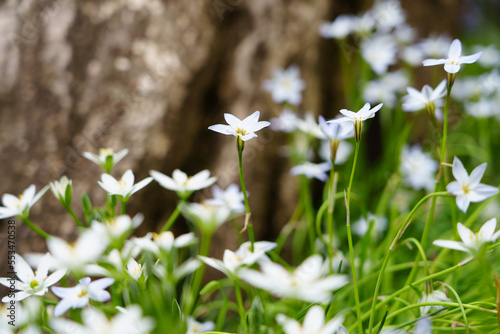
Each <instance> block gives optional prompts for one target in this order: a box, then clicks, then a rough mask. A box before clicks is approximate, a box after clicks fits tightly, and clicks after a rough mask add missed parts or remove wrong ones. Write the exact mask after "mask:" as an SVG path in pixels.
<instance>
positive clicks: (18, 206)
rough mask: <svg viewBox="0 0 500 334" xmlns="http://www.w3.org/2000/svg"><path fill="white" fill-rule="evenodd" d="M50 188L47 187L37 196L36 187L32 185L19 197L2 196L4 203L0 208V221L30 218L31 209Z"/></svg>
mask: <svg viewBox="0 0 500 334" xmlns="http://www.w3.org/2000/svg"><path fill="white" fill-rule="evenodd" d="M48 189H49V186H45V187H43V188H42V190H40V191H39V192H38V193H37V194H35V192H36V188H35V185H34V184H32V185H31V186H29V187H28V188H26V189H25V190H24V191H23V193H22V194H21V195H19V196H18V197H16V196H14V195H11V194H4V195H3V196H2V203H3V205H4V206H0V219H4V218H9V217H14V216H19V217H24V218H26V217H28V214H29V210H30V209H31V207H32V206H33V205H34V204H35V203H36V202H37V201H38V200H39V199H40V198H41V197H42V196H43V195H44V194H45V192H47V190H48Z"/></svg>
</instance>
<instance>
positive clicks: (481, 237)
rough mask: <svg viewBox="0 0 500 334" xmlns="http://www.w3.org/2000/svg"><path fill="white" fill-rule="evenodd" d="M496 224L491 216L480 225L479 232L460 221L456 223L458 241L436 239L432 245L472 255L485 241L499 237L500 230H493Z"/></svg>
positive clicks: (495, 220)
mask: <svg viewBox="0 0 500 334" xmlns="http://www.w3.org/2000/svg"><path fill="white" fill-rule="evenodd" d="M496 226H497V219H496V218H493V219H490V220H488V221H487V222H486V223H484V224H483V226H481V229H480V230H479V232H477V233H474V232H472V231H471V230H469V229H468V228H467V227H465V226H464V225H462V224H461V223H458V224H457V230H458V234H459V235H460V239H462V242H459V241H451V240H436V241H434V242H433V244H434V245H436V246H439V247H444V248H450V249H456V250H459V251H462V252H466V253H469V254H471V255H473V253H474V252H477V251H478V250H479V249H480V248H481V246H482V245H483V244H485V243H487V242H490V241H495V240H497V239H498V237H500V231H497V232H495V228H496Z"/></svg>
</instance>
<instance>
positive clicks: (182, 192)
mask: <svg viewBox="0 0 500 334" xmlns="http://www.w3.org/2000/svg"><path fill="white" fill-rule="evenodd" d="M149 174H150V175H151V176H152V177H153V178H154V179H155V180H156V182H158V183H159V184H160V186H162V187H163V188H165V189H168V190H172V191H175V192H176V193H177V195H178V196H179V197H181V198H186V197H188V196H189V195H190V194H191V193H192V192H193V191H196V190H200V189H204V188H207V187H210V186H211V185H212V184H214V183H215V181H216V180H217V178H216V177H210V171H209V170H208V169H205V170H202V171H201V172H199V173H197V174H195V175H193V176H189V177H188V176H187V174H186V173H184V172H183V171H181V170H179V169H176V170H174V172H173V174H172V177H169V176H167V175H165V174H163V173H160V172H157V171H154V170H152V171H150V172H149Z"/></svg>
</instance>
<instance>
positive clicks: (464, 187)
mask: <svg viewBox="0 0 500 334" xmlns="http://www.w3.org/2000/svg"><path fill="white" fill-rule="evenodd" d="M462 190H463V192H464V194H466V195H469V194H470V190H469V186H463V187H462Z"/></svg>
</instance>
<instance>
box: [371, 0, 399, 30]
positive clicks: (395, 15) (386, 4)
mask: <svg viewBox="0 0 500 334" xmlns="http://www.w3.org/2000/svg"><path fill="white" fill-rule="evenodd" d="M372 13H373V17H374V18H375V20H376V21H377V26H378V27H379V29H380V30H382V31H383V32H389V31H390V30H391V29H392V28H397V27H400V26H401V25H403V24H404V23H405V19H406V18H405V12H404V10H403V8H401V4H400V3H399V1H398V0H386V1H382V2H379V3H377V4H376V5H375V6H374V7H373V9H372Z"/></svg>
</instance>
